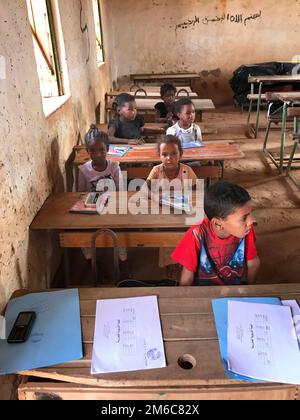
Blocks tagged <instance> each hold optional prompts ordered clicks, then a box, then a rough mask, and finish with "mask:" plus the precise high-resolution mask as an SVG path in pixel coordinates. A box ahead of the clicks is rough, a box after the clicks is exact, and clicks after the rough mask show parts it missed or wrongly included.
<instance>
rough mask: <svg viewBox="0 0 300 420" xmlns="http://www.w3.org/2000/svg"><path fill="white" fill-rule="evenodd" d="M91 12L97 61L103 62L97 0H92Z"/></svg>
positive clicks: (99, 14)
mask: <svg viewBox="0 0 300 420" xmlns="http://www.w3.org/2000/svg"><path fill="white" fill-rule="evenodd" d="M93 13H94V22H95V31H96V48H97V63H98V64H102V63H104V49H103V41H102V40H103V36H102V26H101V9H100V3H99V0H93Z"/></svg>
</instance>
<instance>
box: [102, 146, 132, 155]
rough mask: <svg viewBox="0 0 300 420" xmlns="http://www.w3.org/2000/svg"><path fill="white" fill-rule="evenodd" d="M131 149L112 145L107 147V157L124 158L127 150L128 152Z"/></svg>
mask: <svg viewBox="0 0 300 420" xmlns="http://www.w3.org/2000/svg"><path fill="white" fill-rule="evenodd" d="M130 149H131V147H130V146H114V145H109V150H108V152H107V156H117V157H122V156H124V155H125V154H126V153H127V152H128V150H130Z"/></svg>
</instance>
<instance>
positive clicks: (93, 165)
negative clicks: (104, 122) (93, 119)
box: [78, 124, 123, 192]
mask: <svg viewBox="0 0 300 420" xmlns="http://www.w3.org/2000/svg"><path fill="white" fill-rule="evenodd" d="M85 143H86V149H87V152H88V153H89V155H90V158H91V160H89V161H88V162H86V163H85V164H83V165H81V166H79V183H78V189H79V191H83V192H86V191H88V192H90V191H104V190H105V189H108V190H109V189H113V190H116V191H119V190H122V189H123V179H122V173H121V170H120V165H119V162H114V161H112V160H107V159H106V155H107V152H108V149H109V138H108V135H107V134H106V133H104V132H103V131H99V130H98V129H97V127H96V126H95V125H93V124H92V125H91V128H90V129H89V131H88V132H87V134H86V136H85Z"/></svg>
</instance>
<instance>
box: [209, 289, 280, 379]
mask: <svg viewBox="0 0 300 420" xmlns="http://www.w3.org/2000/svg"><path fill="white" fill-rule="evenodd" d="M229 300H237V301H240V302H252V303H266V304H269V305H281V300H280V299H279V298H272V297H253V298H246V297H245V298H224V299H213V300H212V306H213V311H214V317H215V324H216V329H217V333H218V338H219V346H220V353H221V357H222V362H223V365H224V369H225V371H226V374H227V376H228V377H229V378H232V379H240V380H243V381H251V382H262V381H260V380H257V379H253V378H249V377H248V376H242V375H238V374H236V373H233V372H230V371H229V370H228V364H227V360H228V357H227V356H228V353H227V329H228V301H229Z"/></svg>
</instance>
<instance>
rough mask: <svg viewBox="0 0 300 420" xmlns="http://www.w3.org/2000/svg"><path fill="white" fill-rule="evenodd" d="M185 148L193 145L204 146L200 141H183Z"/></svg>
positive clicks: (190, 147)
mask: <svg viewBox="0 0 300 420" xmlns="http://www.w3.org/2000/svg"><path fill="white" fill-rule="evenodd" d="M181 144H182V148H183V149H192V148H193V147H204V144H203V143H201V142H200V141H190V142H188V143H181Z"/></svg>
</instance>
